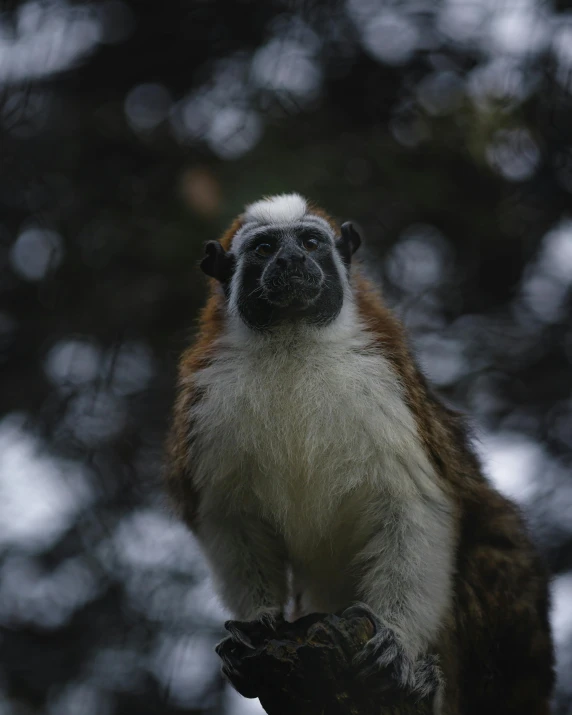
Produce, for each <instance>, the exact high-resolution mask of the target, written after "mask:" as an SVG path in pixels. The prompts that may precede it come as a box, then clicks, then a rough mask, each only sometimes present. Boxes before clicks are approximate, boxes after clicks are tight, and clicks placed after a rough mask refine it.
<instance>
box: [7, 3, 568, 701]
mask: <svg viewBox="0 0 572 715" xmlns="http://www.w3.org/2000/svg"><path fill="white" fill-rule="evenodd" d="M0 8H1V13H0V158H1V161H0V265H1V266H2V272H1V278H0V291H1V296H2V301H1V303H0V364H1V366H2V373H1V384H2V387H1V389H0V411H1V413H2V414H3V415H5V417H4V419H3V421H2V422H0V502H1V503H0V559H1V561H0V624H1V626H2V635H1V637H0V662H1V664H2V665H1V666H0V712H1V713H4V712H6V713H17V714H20V713H26V714H27V713H40V712H41V713H49V714H50V715H52V714H56V713H57V714H58V715H60V714H61V715H67V714H68V713H70V714H71V713H73V715H107V713H121V715H128V713H137V714H138V715H144V714H145V713H159V712H160V713H162V714H163V715H167V713H177V712H187V713H195V712H196V713H204V712H236V713H238V712H247V711H246V710H245V709H242V710H241V709H240V708H244V707H245V706H244V704H242V703H239V702H238V701H236V700H234V699H233V698H232V696H231V695H230V694H229V692H228V691H227V690H225V689H224V687H223V683H222V681H221V678H220V676H219V675H218V666H217V663H216V660H215V658H214V656H213V654H212V646H213V644H214V642H215V641H216V640H217V639H218V637H219V636H220V630H219V627H220V623H221V620H222V615H221V612H220V610H219V609H218V608H217V607H216V606H215V605H214V604H213V602H212V598H211V595H210V592H209V590H208V586H207V585H206V584H205V580H204V576H205V569H204V565H203V564H202V562H201V560H200V556H199V555H198V553H197V551H196V548H195V546H194V543H193V541H192V539H191V537H190V536H189V535H188V534H187V533H186V532H185V530H184V529H183V528H182V527H181V526H180V525H178V524H176V522H175V521H174V520H173V519H172V518H171V517H170V516H169V512H168V510H167V508H166V507H165V505H164V503H163V499H162V496H161V490H160V487H159V479H158V476H159V473H160V462H161V443H162V439H163V434H164V431H165V426H166V423H167V419H168V413H169V408H170V403H171V400H172V396H173V384H174V375H175V364H176V357H177V354H178V352H179V351H180V349H181V348H182V346H183V345H184V344H185V343H186V341H187V340H188V337H189V335H190V334H191V333H192V330H193V325H194V321H195V319H196V315H197V311H198V309H199V307H200V305H201V302H202V300H203V296H204V289H205V282H204V280H203V278H202V276H201V275H200V273H199V272H198V270H197V262H198V260H199V258H200V256H201V254H202V245H203V243H204V241H205V240H208V239H211V238H214V237H216V236H217V235H218V234H219V233H220V232H221V231H222V230H223V229H224V227H225V226H226V224H227V223H228V221H229V220H230V219H231V218H232V217H233V216H234V215H236V214H237V213H239V212H240V211H241V209H242V207H243V205H244V204H245V203H247V202H249V201H252V200H256V199H257V198H259V197H260V196H261V195H264V194H270V193H275V192H281V191H291V190H295V191H299V192H301V193H302V194H305V195H307V196H308V197H310V198H312V199H314V200H315V201H317V202H318V203H321V204H323V205H324V206H325V207H326V208H327V209H328V210H329V211H330V212H331V213H333V214H334V215H336V216H337V217H339V218H341V219H348V218H352V219H354V220H355V221H357V222H358V223H359V224H360V225H361V227H362V228H363V231H364V234H365V237H366V241H367V246H366V248H365V250H364V253H363V255H364V257H365V260H366V263H367V266H368V270H369V272H370V273H371V274H372V275H373V276H374V277H375V278H376V279H377V280H378V281H380V282H382V283H383V286H384V292H385V295H386V297H387V300H388V301H390V302H391V304H392V305H393V306H395V309H396V310H397V311H399V313H400V314H401V315H402V317H403V319H404V320H405V322H406V324H407V325H408V327H409V328H410V330H411V334H412V341H413V343H414V345H415V348H416V350H417V353H418V355H419V359H420V360H421V362H422V364H423V365H424V367H425V369H426V371H427V372H428V373H429V375H430V377H431V378H432V379H433V380H434V381H435V383H436V385H437V386H438V388H439V389H440V391H441V393H442V394H443V396H444V397H445V398H446V399H448V400H449V401H450V402H452V403H453V404H456V405H457V406H459V407H461V408H462V409H465V410H466V411H468V412H469V413H470V414H471V415H472V417H473V420H474V423H475V426H476V428H477V429H478V431H479V434H480V435H481V444H482V449H483V453H484V456H485V458H486V459H487V460H488V461H489V462H490V470H491V473H492V474H493V476H494V477H495V479H497V481H498V483H499V486H501V487H502V488H504V489H505V490H506V491H508V493H510V494H511V495H513V496H514V497H515V498H517V499H518V500H519V501H520V502H521V504H522V505H523V507H524V508H526V509H527V510H528V513H529V515H530V523H531V528H532V529H533V531H534V534H535V536H536V538H537V540H538V542H539V544H540V546H541V548H542V549H543V551H544V553H545V555H546V557H547V559H548V560H549V562H550V565H551V567H552V568H553V570H554V572H555V575H556V581H555V587H556V606H557V608H556V611H555V621H554V623H555V629H556V630H557V640H558V645H559V658H560V661H559V663H560V665H559V672H560V683H559V692H558V700H557V707H558V712H561V713H566V712H572V676H571V673H572V616H571V613H570V612H571V611H572V580H571V578H572V577H571V576H570V573H571V572H572V480H571V479H570V467H571V464H572V369H571V362H572V327H571V322H570V312H571V311H570V306H571V290H570V286H571V283H572V216H571V213H572V198H571V197H572V14H571V11H570V6H569V5H568V3H566V2H562V1H561V2H558V3H556V2H555V3H552V4H551V3H548V2H544V0H511V2H505V0H501V1H500V2H492V1H487V0H479V1H478V2H475V3H469V2H464V0H441V1H440V2H432V1H430V0H427V1H426V2H424V1H423V0H403V1H402V2H399V1H398V0H395V1H394V2H390V1H389V0H383V1H382V0H379V1H378V0H347V2H342V1H341V0H329V1H325V0H324V1H323V2H318V1H312V0H305V1H304V2H298V1H297V0H266V1H265V2H249V1H247V0H239V1H232V0H226V1H223V0H211V1H208V0H202V1H199V0H173V1H172V2H169V3H164V4H158V3H157V2H151V0H107V1H105V2H98V3H91V4H87V3H84V2H74V3H72V2H65V1H64V0H44V1H42V0H29V1H28V2H25V3H15V2H11V3H6V2H5V3H4V4H3V5H0ZM566 604H568V605H567V606H566Z"/></svg>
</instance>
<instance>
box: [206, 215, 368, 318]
mask: <svg viewBox="0 0 572 715" xmlns="http://www.w3.org/2000/svg"><path fill="white" fill-rule="evenodd" d="M314 218H315V220H313V219H314ZM359 243H360V238H359V235H358V234H357V232H356V231H355V230H354V229H353V228H352V226H351V224H344V225H343V226H342V232H341V237H336V236H335V234H334V231H333V229H332V228H331V227H330V226H329V225H328V224H327V223H326V222H325V221H324V220H323V219H321V218H318V217H307V218H306V219H305V220H304V221H303V222H300V223H299V224H298V225H295V224H294V225H292V224H291V225H286V226H272V225H269V226H260V225H258V226H251V227H250V226H247V227H245V228H244V229H243V230H242V232H241V233H240V234H237V236H236V237H235V239H234V240H233V247H232V249H231V251H229V252H225V251H224V249H223V248H222V246H221V245H220V244H219V243H217V242H216V241H212V242H210V243H209V244H207V247H206V252H207V256H206V258H205V259H204V260H203V262H202V264H201V266H202V269H203V270H204V271H205V273H207V274H208V275H211V276H213V277H215V278H217V279H218V280H219V281H220V282H221V284H222V286H223V288H224V292H225V295H226V297H227V300H228V303H229V309H230V310H231V311H232V312H235V313H237V314H238V315H239V316H240V317H241V319H242V320H243V321H244V322H245V323H246V324H247V325H248V326H249V327H251V328H253V329H255V330H266V329H269V328H272V327H275V326H277V325H280V324H285V323H290V324H292V323H305V324H310V325H327V324H328V323H331V322H332V321H333V320H334V319H335V318H336V317H337V315H338V314H339V313H340V311H341V309H342V305H343V302H344V296H345V294H346V292H347V289H348V281H349V264H350V260H351V255H352V253H353V252H354V251H355V250H356V249H357V247H358V246H359Z"/></svg>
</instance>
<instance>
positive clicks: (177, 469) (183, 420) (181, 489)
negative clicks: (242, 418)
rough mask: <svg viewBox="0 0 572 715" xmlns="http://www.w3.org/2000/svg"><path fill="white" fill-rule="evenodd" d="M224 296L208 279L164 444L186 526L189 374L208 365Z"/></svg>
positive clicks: (193, 507)
mask: <svg viewBox="0 0 572 715" xmlns="http://www.w3.org/2000/svg"><path fill="white" fill-rule="evenodd" d="M241 225H242V218H241V217H239V218H237V219H235V220H234V221H233V223H232V224H231V225H230V227H229V228H228V230H227V231H226V232H225V233H224V234H223V236H222V238H221V239H220V243H221V244H222V246H223V248H224V249H225V250H228V249H229V248H230V243H231V241H232V237H233V236H234V234H235V233H236V232H237V231H238V229H239V228H240V227H241ZM224 320H225V317H224V298H223V296H222V292H221V290H220V288H219V286H218V284H217V282H216V281H215V280H214V279H210V280H209V297H208V300H207V303H206V305H205V307H204V308H203V310H202V311H201V314H200V317H199V325H198V334H197V336H196V338H195V340H194V342H193V344H192V345H191V347H189V348H188V349H187V350H185V352H184V353H183V355H182V356H181V359H180V361H179V376H178V386H177V399H176V402H175V407H174V411H173V418H172V422H171V428H170V430H169V434H168V437H167V444H166V466H165V480H166V484H167V491H168V493H169V494H170V497H171V501H172V503H173V505H174V507H175V509H176V510H177V512H178V513H179V516H181V518H183V519H184V520H185V522H186V523H187V525H188V526H189V527H190V528H191V529H193V528H194V527H195V521H196V514H197V510H198V507H199V499H200V494H199V490H198V489H197V488H196V486H195V485H194V484H193V479H192V475H191V474H190V473H189V457H188V455H189V440H190V438H191V424H190V412H191V408H192V406H193V404H195V403H196V402H197V401H198V400H200V394H199V393H198V391H197V389H196V387H195V385H194V384H193V375H194V374H195V373H196V372H197V371H198V370H200V369H201V368H203V367H205V366H206V365H208V363H209V360H210V359H211V358H212V350H213V346H214V343H215V341H216V340H217V338H219V337H220V336H221V334H222V332H223V329H224Z"/></svg>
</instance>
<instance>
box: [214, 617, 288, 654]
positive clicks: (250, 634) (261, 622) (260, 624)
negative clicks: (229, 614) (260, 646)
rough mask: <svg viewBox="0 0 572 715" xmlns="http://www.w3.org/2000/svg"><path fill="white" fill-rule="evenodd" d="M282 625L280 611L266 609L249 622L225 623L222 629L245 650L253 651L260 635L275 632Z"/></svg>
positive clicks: (282, 619)
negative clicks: (245, 648)
mask: <svg viewBox="0 0 572 715" xmlns="http://www.w3.org/2000/svg"><path fill="white" fill-rule="evenodd" d="M283 623H284V615H283V613H282V609H280V608H276V609H266V610H264V611H261V612H260V613H259V614H258V615H257V616H256V617H255V618H254V619H253V620H251V621H226V623H225V624H224V627H225V628H226V630H227V631H228V632H229V633H230V635H231V636H232V637H233V638H234V639H235V640H236V641H238V642H239V643H242V645H244V646H246V647H247V648H251V649H254V648H256V646H257V643H258V641H259V640H260V639H261V638H262V634H268V632H269V631H276V630H277V629H278V628H279V627H280V626H281V625H282V624H283Z"/></svg>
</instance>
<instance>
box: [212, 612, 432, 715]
mask: <svg viewBox="0 0 572 715" xmlns="http://www.w3.org/2000/svg"><path fill="white" fill-rule="evenodd" d="M226 628H227V630H228V631H229V632H230V633H231V635H230V636H229V637H227V638H225V639H224V640H223V641H222V642H221V643H219V645H218V646H217V653H218V654H219V656H220V657H221V659H222V661H223V666H222V670H223V673H224V674H225V676H226V677H227V678H228V680H229V681H230V682H231V683H232V685H233V686H234V687H235V688H236V690H238V692H239V693H240V694H241V695H244V697H247V698H256V697H257V698H259V699H260V703H261V705H262V707H263V708H264V710H265V711H266V712H267V713H268V715H294V714H295V715H321V714H324V715H429V714H430V713H431V712H432V711H433V699H434V696H429V697H426V698H424V699H420V698H419V694H418V693H415V692H412V691H408V690H406V689H404V688H400V687H398V685H397V684H396V682H395V680H394V679H393V677H392V672H391V670H390V669H386V670H381V671H379V672H378V673H376V674H375V676H370V677H368V678H366V679H364V678H362V677H360V674H359V672H358V670H357V669H356V668H355V666H354V665H353V662H352V661H353V658H354V656H355V655H356V654H357V653H358V652H359V651H360V650H361V649H362V648H363V646H364V645H365V643H367V641H368V640H369V639H370V638H371V637H372V635H373V634H374V631H375V627H374V625H373V624H372V623H371V621H370V620H369V619H368V618H366V617H352V618H342V617H340V616H336V615H326V614H312V615H310V616H306V617H304V618H301V619H299V620H297V621H295V622H294V623H288V622H286V621H280V622H279V623H278V624H277V625H276V626H275V627H272V626H270V625H267V624H264V623H261V622H258V621H251V622H241V621H228V622H227V623H226Z"/></svg>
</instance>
